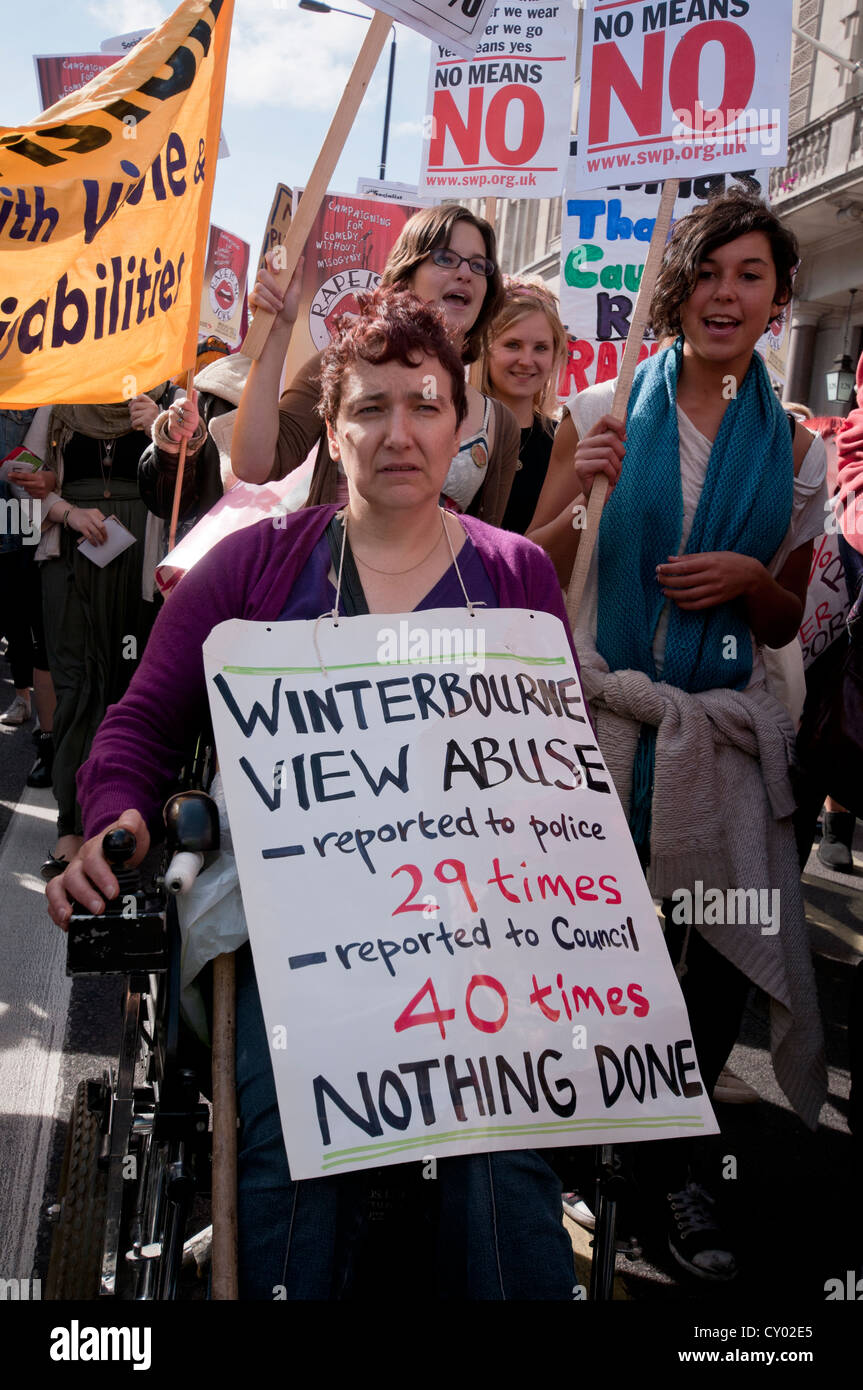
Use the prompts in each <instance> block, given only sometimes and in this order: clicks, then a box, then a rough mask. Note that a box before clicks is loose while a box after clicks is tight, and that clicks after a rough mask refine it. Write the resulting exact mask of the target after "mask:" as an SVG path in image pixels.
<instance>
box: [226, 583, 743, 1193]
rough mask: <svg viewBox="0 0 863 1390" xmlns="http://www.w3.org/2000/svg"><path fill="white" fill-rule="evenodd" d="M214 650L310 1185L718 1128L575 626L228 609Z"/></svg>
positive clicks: (261, 945) (275, 1013) (262, 955)
mask: <svg viewBox="0 0 863 1390" xmlns="http://www.w3.org/2000/svg"><path fill="white" fill-rule="evenodd" d="M204 658H205V665H206V670H207V683H208V689H209V691H210V703H211V709H212V715H213V723H214V729H215V735H216V743H217V747H218V753H219V764H220V768H221V772H222V777H223V780H224V785H225V793H226V798H227V805H228V812H229V817H230V822H231V829H232V835H233V841H234V848H235V852H236V855H237V865H238V869H239V875H240V883H241V887H242V893H243V901H244V905H245V911H246V917H247V920H248V922H249V927H250V931H251V939H252V950H253V953H254V957H255V969H256V974H257V978H258V984H259V988H260V993H261V1001H262V1005H263V1010H264V1018H265V1020H266V1024H267V1030H268V1033H269V1036H270V1039H271V1044H272V1059H273V1066H274V1072H275V1078H276V1089H277V1094H278V1098H279V1108H280V1112H281V1115H282V1122H283V1126H284V1130H285V1139H286V1145H287V1150H288V1158H289V1161H290V1165H291V1172H292V1174H293V1175H294V1177H298V1178H310V1177H315V1176H318V1175H319V1174H321V1173H326V1172H340V1171H351V1170H354V1169H357V1168H362V1167H368V1166H371V1165H377V1164H387V1163H397V1162H400V1161H402V1160H404V1159H409V1158H411V1157H414V1156H416V1157H419V1156H421V1155H423V1154H435V1155H438V1156H440V1157H445V1156H447V1155H452V1154H468V1153H477V1152H483V1151H486V1150H494V1149H519V1148H537V1147H550V1146H557V1145H569V1144H593V1143H598V1142H601V1141H602V1142H606V1141H609V1140H611V1139H615V1140H627V1139H648V1138H661V1137H668V1136H673V1135H683V1134H692V1133H706V1132H713V1131H714V1130H715V1122H714V1120H713V1117H712V1114H711V1111H710V1106H709V1103H708V1099H707V1097H706V1096H705V1094H704V1090H703V1087H702V1084H701V1082H700V1080H699V1074H698V1067H697V1063H696V1059H695V1053H694V1050H693V1045H692V1035H691V1030H690V1027H689V1022H688V1020H687V1017H686V1012H685V1009H684V1006H683V1002H682V998H681V995H680V991H679V987H678V984H677V981H676V979H675V976H674V972H673V970H672V968H671V965H670V962H669V959H668V954H667V952H666V950H665V947H664V944H663V942H662V938H661V934H660V931H659V927H658V924H657V918H656V912H655V910H654V907H653V903H652V900H651V898H650V893H649V891H648V889H647V886H646V883H645V880H644V875H643V874H642V872H641V869H640V867H639V864H638V859H637V856H636V853H635V850H634V848H633V845H632V841H631V839H630V836H629V832H628V830H627V827H626V820H625V817H624V814H623V811H622V808H621V806H620V803H619V801H618V799H617V795H616V793H615V791H614V787H613V784H612V781H611V777H610V776H609V774H608V772H607V770H606V767H605V764H604V762H603V759H602V755H601V753H600V751H599V749H598V747H597V745H596V741H595V738H594V735H593V732H592V730H591V727H590V723H589V721H588V719H587V715H586V711H585V705H584V701H583V697H582V693H581V688H580V685H579V681H578V677H577V675H576V671H575V665H574V662H573V659H572V653H571V651H570V647H569V643H568V641H567V637H566V633H565V630H564V627H563V624H562V623H561V622H560V620H559V619H557V618H554V617H552V616H550V615H548V614H545V613H528V612H520V611H514V610H499V611H491V612H483V613H481V614H480V613H477V614H476V615H475V617H474V618H472V619H471V618H469V617H468V614H467V612H466V611H465V610H464V609H440V610H432V611H427V612H425V611H424V612H422V613H421V614H420V613H416V614H410V615H404V616H402V615H383V616H382V615H372V616H366V617H358V618H348V619H341V620H340V621H339V624H338V627H337V628H333V626H332V624H331V622H330V621H329V620H327V621H326V622H323V623H321V622H319V623H317V624H316V623H313V622H284V623H274V624H263V623H248V622H245V621H242V620H233V621H231V622H227V623H223V624H221V625H220V626H219V627H217V628H215V629H214V631H213V632H212V633H211V634H210V637H209V638H208V639H207V642H206V643H205V647H204ZM322 666H323V667H324V668H325V669H324V670H322Z"/></svg>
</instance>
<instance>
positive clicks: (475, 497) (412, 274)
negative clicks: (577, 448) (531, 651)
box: [231, 203, 519, 526]
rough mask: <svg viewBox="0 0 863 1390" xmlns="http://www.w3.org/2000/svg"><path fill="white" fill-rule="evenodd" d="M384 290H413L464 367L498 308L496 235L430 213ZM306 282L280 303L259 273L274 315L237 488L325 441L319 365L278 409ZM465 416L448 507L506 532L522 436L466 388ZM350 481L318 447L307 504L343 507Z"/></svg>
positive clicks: (259, 365) (299, 459)
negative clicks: (440, 319)
mask: <svg viewBox="0 0 863 1390" xmlns="http://www.w3.org/2000/svg"><path fill="white" fill-rule="evenodd" d="M381 284H382V286H384V287H391V286H398V287H399V288H401V289H410V290H412V291H413V292H414V293H415V294H416V295H418V296H419V298H420V299H422V300H424V301H425V302H426V303H431V304H435V305H437V306H438V308H439V309H440V310H441V311H442V313H443V315H444V318H445V319H446V322H447V325H448V327H449V330H450V333H451V335H452V338H453V341H454V343H455V344H456V347H457V349H458V351H459V353H460V354H461V357H462V361H463V362H464V363H469V362H473V361H475V360H476V358H477V357H478V356H479V354H480V351H481V349H482V345H483V340H484V333H485V329H486V327H487V325H488V324H489V322H490V321H491V320H492V319H493V317H494V315H495V313H496V312H497V310H498V308H499V307H500V303H501V294H502V280H501V274H500V270H499V268H498V265H497V262H496V251H495V237H494V231H493V230H492V228H491V226H490V225H489V224H488V222H485V221H484V220H483V219H482V218H478V217H474V216H473V214H472V213H470V212H468V210H467V209H466V208H463V207H460V206H459V205H457V204H455V203H447V204H444V205H442V206H441V207H437V208H424V209H423V210H422V211H421V212H418V213H416V214H415V216H413V217H412V218H411V219H410V221H409V222H408V223H407V224H406V226H405V228H404V230H403V231H402V234H401V236H400V237H399V239H398V241H397V242H396V244H395V246H394V247H393V250H392V251H391V253H390V256H389V259H388V260H387V263H386V267H385V269H384V273H383V277H382V280H381ZM299 285H300V273H299V272H298V274H297V276H295V278H294V281H293V282H292V284H291V286H290V288H289V290H288V291H287V293H286V294H285V295H282V294H281V292H280V291H279V290H278V288H277V286H276V282H275V279H274V278H273V276H272V275H271V274H270V272H269V271H266V270H262V271H261V272H259V275H258V279H257V281H256V283H255V288H254V290H253V291H252V293H251V295H250V296H249V303H250V304H252V305H253V306H255V307H261V308H263V309H266V310H268V311H269V312H271V313H274V314H276V315H277V317H276V321H275V324H274V325H273V328H272V331H271V332H270V335H269V337H268V339H267V343H266V346H265V348H264V350H263V352H262V354H261V357H260V359H259V360H258V361H257V362H253V364H252V368H251V371H250V372H249V380H248V384H247V385H246V388H245V390H244V392H243V398H242V401H241V402H240V410H239V415H238V417H237V423H236V426H235V428H234V435H233V441H232V448H231V463H232V467H233V471H234V473H235V474H236V475H237V477H238V478H242V479H243V481H245V482H249V483H263V482H266V481H268V480H269V479H273V478H283V477H284V476H285V475H286V474H287V473H289V472H291V470H292V469H294V468H297V467H299V465H300V464H301V463H303V462H304V460H305V459H306V457H307V456H308V454H309V451H310V450H311V449H312V448H313V447H314V446H315V445H316V444H317V443H318V441H319V440H321V428H320V419H319V417H318V416H317V415H316V414H315V407H316V405H317V401H318V395H319V390H320V387H319V371H320V358H319V357H314V358H312V359H311V361H310V362H308V363H307V365H306V366H305V367H304V368H303V370H302V371H301V372H300V373H298V375H297V376H296V377H295V379H294V380H293V382H292V383H291V385H290V386H289V387H288V390H287V391H286V392H285V393H284V395H283V396H282V398H281V400H280V401H279V399H278V391H279V384H280V378H281V372H282V364H283V362H284V359H285V353H286V352H287V348H288V344H289V342H290V337H291V331H292V328H293V324H294V320H295V318H296V313H297V299H298V295H299ZM467 401H468V410H467V415H466V417H465V420H464V423H463V425H462V428H461V430H460V431H459V441H458V449H457V451H456V453H455V455H454V457H453V459H452V463H451V467H450V470H449V472H448V474H447V477H446V480H445V484H444V489H443V492H444V495H445V497H446V498H447V499H448V503H449V504H450V505H451V506H452V507H453V508H454V509H455V510H456V511H460V512H465V511H468V512H470V513H471V514H472V515H474V516H478V517H481V518H482V520H484V521H488V522H490V523H491V524H492V525H494V526H498V525H500V522H501V519H502V517H503V513H504V510H505V508H506V503H507V499H508V497H509V491H510V487H511V485H512V479H513V476H514V474H515V466H516V462H517V458H518V446H519V436H518V428H517V426H516V423H515V421H514V420H513V418H512V416H511V415H510V413H509V411H508V410H507V409H506V408H505V406H503V405H502V404H501V403H500V402H499V401H493V400H491V399H490V398H489V397H487V396H483V395H481V394H480V392H479V391H476V390H475V389H474V388H473V387H472V386H468V388H467ZM344 494H345V484H344V475H343V474H342V475H341V478H340V470H339V468H338V465H337V463H336V461H335V460H334V459H333V458H332V457H331V455H330V454H329V453H328V452H327V446H326V440H325V439H324V440H321V442H320V449H319V453H318V458H317V462H316V467H315V475H314V478H313V481H312V486H311V492H310V494H309V502H310V503H311V504H312V505H314V504H317V503H321V502H331V501H341V500H343V498H344Z"/></svg>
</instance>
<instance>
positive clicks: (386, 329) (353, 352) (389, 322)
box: [318, 287, 467, 428]
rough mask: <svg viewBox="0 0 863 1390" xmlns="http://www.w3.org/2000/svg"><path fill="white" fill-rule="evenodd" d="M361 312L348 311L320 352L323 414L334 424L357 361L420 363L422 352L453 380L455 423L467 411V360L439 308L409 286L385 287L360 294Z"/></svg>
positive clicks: (413, 364) (379, 363)
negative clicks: (348, 376)
mask: <svg viewBox="0 0 863 1390" xmlns="http://www.w3.org/2000/svg"><path fill="white" fill-rule="evenodd" d="M357 303H358V305H359V314H358V315H345V316H344V317H343V318H341V319H339V320H338V321H337V323H336V336H335V337H334V338H333V340H332V342H330V343H329V344H328V345H327V347H325V348H324V351H323V355H322V357H321V396H320V400H319V402H318V414H319V415H321V416H322V417H323V419H324V420H327V421H328V422H329V423H330V424H335V421H336V416H337V415H338V413H339V407H340V405H341V400H342V381H343V378H344V374H345V372H346V371H347V370H348V369H349V368H350V367H351V366H352V365H353V363H354V362H357V361H359V360H362V361H363V362H371V363H373V364H374V365H375V366H380V365H382V364H383V363H384V362H401V363H402V364H403V365H404V366H406V367H418V366H419V365H420V363H421V361H422V359H423V357H426V356H428V357H436V358H437V360H438V362H439V363H440V365H441V366H442V367H443V369H444V371H445V372H447V373H448V375H449V377H450V378H451V380H452V401H453V405H454V406H455V413H456V428H458V426H459V425H460V424H461V422H462V421H463V419H464V417H465V415H466V414H467V391H466V388H465V379H464V365H463V363H462V360H461V358H460V357H459V355H458V352H457V351H456V349H455V347H454V346H453V342H452V339H451V338H450V336H449V331H448V329H447V325H446V321H445V319H444V317H443V314H442V313H441V312H440V310H439V309H437V308H435V307H434V305H432V304H426V303H424V302H423V300H421V299H418V298H417V296H416V295H415V294H411V292H410V290H393V289H384V288H383V287H380V288H379V289H376V290H374V291H373V293H371V294H360V295H357Z"/></svg>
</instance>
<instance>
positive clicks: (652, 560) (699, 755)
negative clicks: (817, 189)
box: [533, 190, 825, 1279]
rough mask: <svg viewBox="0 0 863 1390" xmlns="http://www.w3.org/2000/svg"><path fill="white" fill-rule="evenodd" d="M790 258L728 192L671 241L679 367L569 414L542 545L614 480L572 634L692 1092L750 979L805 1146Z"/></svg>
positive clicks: (802, 507) (782, 238)
mask: <svg viewBox="0 0 863 1390" xmlns="http://www.w3.org/2000/svg"><path fill="white" fill-rule="evenodd" d="M796 261H797V247H796V244H795V242H794V238H793V236H792V235H791V234H790V233H789V232H788V231H786V229H785V228H784V227H783V226H782V224H781V223H780V222H779V221H778V220H777V218H776V217H775V216H774V215H773V214H772V213H771V212H770V211H769V210H768V209H767V207H766V206H765V205H764V204H763V203H761V202H760V201H759V200H758V199H756V198H753V197H751V196H750V195H747V194H745V193H743V192H740V191H738V190H732V191H730V192H728V193H725V194H723V195H722V196H720V197H717V198H716V199H714V200H711V201H709V202H708V203H707V204H705V205H704V206H703V207H701V208H699V209H697V210H696V211H695V212H693V213H691V214H690V216H688V217H686V218H684V219H682V220H681V221H680V222H678V223H677V225H676V226H675V229H674V232H673V234H672V236H671V239H670V242H669V246H668V249H667V251H666V256H665V262H664V265H663V268H662V270H661V272H660V275H659V279H658V281H657V285H656V290H655V293H654V296H653V301H652V305H651V318H652V325H653V329H654V332H655V334H656V337H657V338H658V339H660V340H669V339H670V340H672V341H671V346H668V347H666V348H665V350H663V351H661V352H659V353H658V354H657V355H656V356H655V357H651V358H650V359H648V361H646V362H644V363H642V364H641V366H640V367H639V368H638V370H637V371H636V375H635V381H634V385H633V390H632V394H631V398H630V403H629V409H628V412H627V419H626V424H625V425H624V424H623V423H621V422H619V421H617V420H615V418H614V417H613V416H611V415H609V413H608V412H609V410H610V408H611V403H612V397H613V393H614V386H615V383H614V382H608V383H603V384H601V385H597V386H594V387H592V388H590V389H589V390H587V391H584V392H582V393H581V394H580V395H579V396H577V397H576V398H575V399H574V401H573V402H572V417H573V423H574V432H575V431H577V434H576V438H577V439H578V441H579V442H578V445H577V448H576V450H575V460H574V462H575V475H574V478H571V479H570V481H569V483H568V484H567V483H566V482H565V480H563V479H561V477H560V476H558V475H552V474H549V478H548V480H547V483H546V488H545V490H544V494H543V497H542V498H541V499H540V505H539V508H538V510H537V516H536V523H537V529H535V531H534V533H533V534H534V535H536V536H540V535H543V534H544V535H545V536H546V537H549V536H550V537H551V541H552V544H556V545H559V546H560V550H559V551H558V556H559V557H560V554H561V551H563V552H567V553H568V558H569V560H570V561H571V557H572V554H573V552H574V550H575V548H576V546H577V545H578V539H579V534H580V533H579V532H578V531H577V530H573V528H572V515H571V513H572V505H571V504H572V502H573V500H574V498H576V497H577V496H578V495H579V494H584V495H587V494H589V492H590V490H591V486H592V483H593V480H594V478H596V476H597V475H598V474H600V473H604V474H605V475H606V476H607V477H608V478H609V481H610V484H611V486H612V487H613V492H612V493H611V494H610V500H609V502H608V504H607V506H606V507H605V510H604V512H603V517H602V523H601V526H600V531H599V541H598V546H597V552H596V553H595V554H594V556H593V561H592V566H591V570H590V573H589V576H588V580H587V587H586V590H585V595H584V601H583V605H582V608H581V610H580V613H579V626H578V629H577V634H576V637H577V641H578V646H579V652H580V653H581V657H582V668H583V674H584V681H585V690H586V693H587V694H588V695H589V696H590V697H591V700H592V704H593V708H594V712H595V715H596V718H597V729H598V734H599V741H600V745H601V747H602V748H603V752H604V755H605V757H606V758H607V760H608V762H609V766H610V768H611V770H612V772H613V773H615V777H616V782H617V785H618V789H619V791H620V793H621V799H622V800H623V803H624V806H626V805H627V803H629V807H630V809H629V822H630V828H631V830H632V834H633V838H634V840H635V842H636V844H637V845H638V846H640V852H641V855H642V859H643V862H644V863H645V864H646V865H649V869H648V882H649V883H650V886H651V888H652V889H653V892H654V895H655V896H656V897H660V898H662V899H664V900H671V902H666V907H667V908H668V909H669V910H668V911H667V912H666V923H667V929H666V939H667V942H668V944H669V949H670V950H671V952H672V958H673V959H675V958H679V965H678V970H679V972H680V973H681V975H682V980H681V983H682V988H683V993H684V997H685V999H686V1001H687V1006H688V1008H689V1013H690V1018H691V1021H692V1025H693V1030H694V1037H695V1045H696V1052H697V1055H698V1059H699V1064H700V1067H701V1073H702V1076H703V1078H704V1082H705V1085H706V1086H707V1087H708V1090H709V1091H712V1089H713V1086H714V1084H715V1082H716V1080H717V1077H718V1076H719V1072H720V1070H721V1068H722V1066H723V1064H724V1062H725V1061H726V1058H727V1057H728V1054H729V1052H730V1050H731V1048H732V1046H733V1044H734V1042H735V1040H736V1038H737V1033H738V1028H739V1024H740V1018H741V1015H742V1011H743V1006H744V1002H745V999H746V995H747V992H748V989H749V985H750V982H754V983H756V984H757V985H759V986H760V987H761V988H763V989H764V990H765V991H766V992H767V993H768V994H769V995H770V998H771V1022H772V1043H773V1062H774V1068H775V1071H776V1075H777V1079H778V1080H779V1082H780V1085H782V1087H783V1089H784V1090H785V1091H786V1094H788V1095H789V1097H790V1098H791V1099H792V1103H793V1104H794V1105H795V1108H796V1109H797V1110H798V1111H799V1113H800V1114H801V1115H802V1116H803V1117H804V1118H805V1119H806V1120H807V1122H809V1123H810V1124H812V1125H814V1124H815V1123H816V1121H817V1117H818V1112H819V1109H820V1105H821V1101H822V1098H823V1095H824V1063H823V1057H822V1053H821V1035H820V1022H819V1017H818V1005H817V999H816V995H815V988H814V981H813V978H812V970H811V962H810V958H809V947H808V941H807V936H806V925H805V920H804V914H803V904H802V898H801V896H800V888H799V878H798V871H797V863H796V855H795V847H794V837H793V831H792V825H791V812H792V810H793V806H794V801H793V798H792V795H791V789H790V785H789V780H788V764H789V760H790V755H791V749H792V747H793V729H792V726H791V723H790V720H789V718H788V716H787V714H786V712H785V710H784V708H783V707H782V706H781V705H780V704H779V703H778V701H776V700H775V699H774V698H773V697H772V696H771V695H770V694H769V693H768V691H767V689H766V688H765V670H764V661H763V657H762V655H761V645H762V644H769V645H771V646H777V647H778V646H781V645H783V644H784V643H786V642H788V641H789V640H791V638H793V636H794V635H795V633H796V631H797V629H798V627H799V624H800V618H801V614H802V608H803V601H804V597H805V593H806V583H807V579H808V575H809V565H810V559H811V554H812V540H813V538H814V537H815V536H816V535H818V534H819V533H820V531H821V529H822V527H823V518H824V496H825V491H824V473H825V456H824V448H823V444H822V443H821V441H820V440H819V439H817V438H813V436H812V435H810V434H809V432H808V431H806V430H803V429H801V428H797V429H796V430H795V432H794V435H793V440H792V431H791V429H790V427H789V420H788V419H787V417H786V416H785V414H784V412H783V410H782V408H781V406H780V405H779V404H778V402H777V400H776V397H775V395H774V392H773V390H772V388H771V385H770V381H769V377H768V375H767V371H766V369H765V367H764V365H763V363H762V362H761V360H760V358H759V357H758V356H757V354H755V353H754V347H755V343H756V341H757V340H758V338H759V337H760V335H761V334H762V333H763V332H764V329H765V325H766V324H767V323H768V321H770V320H771V319H773V318H774V317H775V315H776V314H777V313H778V311H779V310H780V308H782V307H783V306H784V305H786V304H787V303H788V301H789V299H790V297H791V272H792V270H793V267H794V265H795V263H796ZM792 423H793V422H792ZM543 524H545V525H544V529H543ZM681 766H684V767H685V769H686V772H685V779H681V777H680V768H681ZM731 786H733V788H734V795H733V797H728V795H727V790H726V789H727V788H728V787H731ZM756 885H757V887H758V889H759V890H760V891H761V890H764V891H766V890H767V888H768V886H769V888H770V890H771V891H774V892H777V893H778V895H779V896H778V898H777V899H776V901H777V902H781V929H780V924H779V920H778V918H777V920H775V921H771V923H770V924H769V925H768V924H767V923H766V921H765V920H764V919H762V920H761V930H760V931H759V930H758V928H757V924H756V926H755V927H754V928H753V925H751V924H750V923H749V922H748V921H747V920H745V918H746V917H747V916H748V913H747V914H743V913H741V915H736V914H735V913H734V912H733V911H731V912H729V913H728V914H725V913H719V912H718V910H717V908H716V902H717V899H716V898H714V896H713V895H714V893H717V892H718V893H719V894H720V895H722V901H723V903H724V901H725V898H724V893H725V892H726V890H728V891H732V892H733V891H735V890H740V889H744V890H749V891H751V890H753V889H755V887H756ZM699 891H700V892H701V894H702V896H701V897H699V896H698V894H699ZM707 893H709V894H710V899H709V904H712V906H711V905H705V902H704V896H705V894H707ZM671 903H673V904H674V907H673V910H672V908H671ZM742 918H743V919H744V920H743V921H741V919H742ZM693 926H694V927H696V928H697V930H695V931H692V930H691V928H692V927H693ZM651 1147H652V1152H651V1155H650V1157H651V1160H652V1161H653V1163H654V1167H655V1184H656V1191H657V1193H659V1192H662V1193H663V1194H665V1193H670V1194H671V1196H670V1198H669V1202H670V1207H669V1213H668V1216H669V1241H670V1245H671V1249H672V1253H673V1254H674V1256H675V1258H676V1259H677V1260H678V1262H679V1263H681V1264H682V1265H683V1266H684V1267H685V1268H687V1269H688V1270H690V1272H692V1273H694V1274H695V1275H697V1276H699V1277H702V1278H707V1279H727V1278H730V1277H732V1276H733V1275H734V1273H735V1272H736V1265H735V1260H734V1257H733V1254H732V1252H731V1250H730V1248H729V1244H728V1240H727V1237H725V1236H723V1234H722V1232H721V1227H720V1226H719V1222H718V1219H717V1217H716V1215H715V1211H714V1208H713V1203H712V1200H711V1199H710V1198H709V1196H708V1194H707V1192H706V1190H705V1187H704V1185H703V1183H700V1182H696V1181H695V1178H694V1176H693V1174H692V1173H688V1172H687V1170H686V1163H685V1154H686V1149H687V1148H688V1147H689V1146H688V1145H677V1146H668V1145H665V1144H663V1145H662V1146H651ZM661 1150H667V1152H666V1153H665V1154H664V1155H662V1161H663V1163H664V1164H665V1167H664V1168H663V1167H662V1166H661V1164H660V1153H661ZM693 1162H694V1159H693ZM713 1176H714V1177H716V1176H717V1174H716V1173H714V1174H713Z"/></svg>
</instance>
